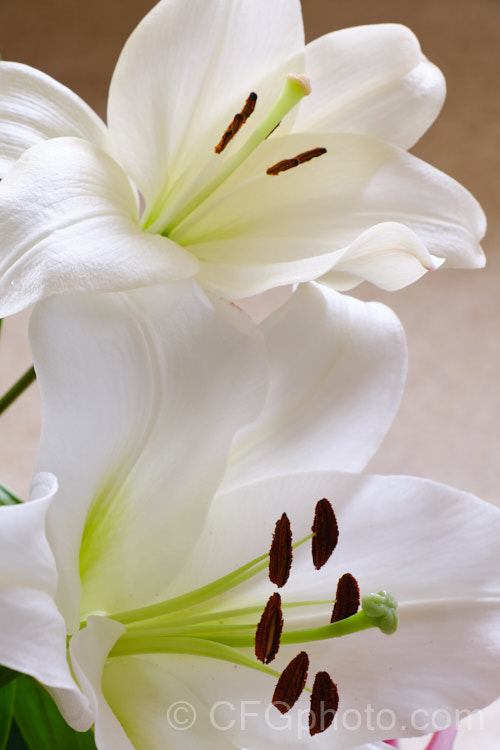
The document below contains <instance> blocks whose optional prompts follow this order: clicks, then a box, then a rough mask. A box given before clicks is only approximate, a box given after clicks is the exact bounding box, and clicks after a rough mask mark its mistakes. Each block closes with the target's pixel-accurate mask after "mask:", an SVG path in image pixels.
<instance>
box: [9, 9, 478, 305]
mask: <svg viewBox="0 0 500 750" xmlns="http://www.w3.org/2000/svg"><path fill="white" fill-rule="evenodd" d="M199 60H202V61H203V63H202V64H201V65H200V64H199V63H198V61H199ZM304 74H305V75H304ZM309 94H310V95H309ZM304 97H305V98H304ZM443 99H444V81H443V78H442V75H441V74H440V72H439V71H438V70H437V68H435V66H433V65H432V64H431V63H429V62H428V61H427V60H426V59H425V57H424V56H423V55H422V52H421V50H420V47H419V45H418V42H417V40H416V39H415V37H414V35H413V34H412V33H411V32H410V31H409V30H408V29H406V28H404V27H402V26H398V25H390V24H387V25H380V26H371V27H370V26H364V27H359V28H355V29H346V30H343V31H336V32H334V33H331V34H328V35H326V36H324V37H321V38H320V39H317V40H316V41H314V42H312V43H311V44H309V45H307V46H305V47H304V33H303V27H302V18H301V12H300V4H299V2H298V0H273V2H269V0H206V2H202V3H200V2H199V0H162V1H161V2H160V3H159V4H158V5H157V6H156V7H155V8H154V9H153V10H152V11H151V12H150V13H149V14H148V15H147V16H146V18H145V19H144V20H143V21H142V22H141V23H140V24H139V26H138V27H137V29H136V30H135V31H134V33H133V34H132V36H131V37H130V39H129V40H128V41H127V43H126V45H125V47H124V49H123V52H122V54H121V56H120V58H119V60H118V63H117V66H116V69H115V72H114V76H113V79H112V83H111V89H110V94H109V106H108V125H107V126H106V125H105V124H104V123H103V122H102V121H101V120H100V119H99V118H98V117H97V115H96V114H95V113H94V112H92V111H91V110H90V109H89V108H88V107H87V105H86V104H85V103H84V102H82V101H81V100H80V99H79V97H78V96H76V95H75V94H73V93H72V92H71V91H69V90H68V89H67V88H65V87H64V86H62V85H60V84H59V83H57V82H56V81H54V80H52V79H51V78H49V77H48V76H46V75H44V74H43V73H41V72H39V71H37V70H34V69H32V68H29V67H28V66H24V65H21V64H18V63H10V62H0V177H1V178H2V183H1V184H0V234H1V237H2V249H1V254H0V297H1V304H0V316H4V315H7V314H10V313H13V312H15V311H17V310H19V309H21V308H23V307H25V306H27V305H29V304H31V303H33V302H35V301H37V300H39V299H40V298H42V297H45V296H52V295H55V294H59V293H62V292H68V291H75V290H86V289H99V290H108V291H109V290H123V289H130V288H135V287H138V286H144V285H148V284H151V283H156V282H158V281H165V280H170V279H179V278H184V277H187V276H192V275H196V276H197V279H198V281H200V283H202V284H203V285H205V286H206V287H208V288H209V289H211V290H214V291H216V292H217V293H218V294H221V295H222V296H225V297H228V298H233V299H236V298H241V297H247V296H250V295H254V294H258V293H260V292H262V291H265V290H266V289H270V288H273V287H276V286H280V285H286V284H290V283H295V282H300V281H305V280H310V279H314V278H319V277H322V278H323V280H324V281H325V283H327V284H329V285H331V286H333V287H335V288H337V289H340V290H347V289H350V288H352V287H353V286H355V285H356V284H358V283H360V282H361V281H363V280H369V281H371V282H373V283H375V284H377V285H379V286H381V287H383V288H385V289H398V288H400V287H402V286H404V285H406V284H409V283H411V282H413V281H415V280H416V279H417V278H419V277H420V276H421V275H422V274H424V273H425V271H426V270H429V269H432V268H437V267H438V266H439V265H440V263H441V262H442V261H443V259H446V260H447V262H448V264H449V265H452V266H457V267H479V266H482V265H483V263H484V258H483V254H482V251H481V249H480V247H479V244H478V243H479V241H480V239H481V237H482V235H483V234H484V229H485V221H484V216H483V213H482V211H481V209H480V207H479V205H478V204H477V202H476V201H475V200H474V199H473V198H472V196H471V195H470V194H469V193H468V192H467V191H466V190H465V189H464V188H462V187H461V186H460V185H458V184H457V183H456V182H455V181H454V180H452V179H450V178H449V177H447V176H446V175H444V174H442V173H441V172H439V171H437V170H435V169H433V168H432V167H430V166H428V165H427V164H425V163H423V162H421V161H420V160H418V159H416V158H415V157H413V156H410V155H409V154H408V153H407V152H406V150H405V149H408V148H410V147H411V146H412V145H413V144H414V143H415V142H416V141H417V140H418V138H419V137H420V136H421V135H422V134H423V133H424V132H425V130H426V129H427V128H428V127H429V125H430V124H431V123H432V121H433V120H434V118H435V117H436V115H437V114H438V112H439V109H440V107H441V104H442V101H443ZM235 113H236V114H235ZM278 125H279V127H278ZM276 128H277V129H276Z"/></svg>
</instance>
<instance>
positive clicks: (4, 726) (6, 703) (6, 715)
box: [0, 682, 16, 750]
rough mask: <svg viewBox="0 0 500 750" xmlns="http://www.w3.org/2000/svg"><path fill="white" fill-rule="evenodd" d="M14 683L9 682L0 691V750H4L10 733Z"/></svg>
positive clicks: (14, 693) (14, 690) (14, 691)
mask: <svg viewBox="0 0 500 750" xmlns="http://www.w3.org/2000/svg"><path fill="white" fill-rule="evenodd" d="M15 695H16V683H15V682H11V683H10V685H5V686H4V687H3V688H2V689H1V690H0V750H5V746H6V744H7V740H8V738H9V733H10V725H11V722H12V713H13V711H14V697H15Z"/></svg>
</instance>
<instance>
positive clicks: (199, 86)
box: [108, 0, 304, 208]
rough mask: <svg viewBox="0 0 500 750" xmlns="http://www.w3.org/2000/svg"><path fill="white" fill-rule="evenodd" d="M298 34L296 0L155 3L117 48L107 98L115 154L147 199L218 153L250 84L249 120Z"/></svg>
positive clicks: (278, 80)
mask: <svg viewBox="0 0 500 750" xmlns="http://www.w3.org/2000/svg"><path fill="white" fill-rule="evenodd" d="M303 42H304V37H303V27H302V17H301V10H300V3H299V2H298V0H273V2H272V3H270V2H267V0H218V1H217V2H207V3H200V2H198V0H162V2H160V3H159V4H158V5H157V6H156V7H155V8H153V10H152V11H151V12H150V13H149V14H148V15H147V16H146V17H145V18H144V19H143V20H142V21H141V23H140V24H139V26H138V27H137V28H136V29H135V31H134V32H133V34H132V35H131V37H130V38H129V39H128V41H127V43H126V44H125V47H124V48H123V51H122V53H121V56H120V58H119V60H118V63H117V66H116V69H115V72H114V75H113V79H112V82H111V87H110V94H109V104H108V123H109V128H110V132H111V134H112V138H113V142H114V144H115V145H116V147H117V149H118V152H119V158H120V160H121V163H122V165H123V166H124V168H125V170H126V171H127V173H128V174H130V175H132V176H133V178H134V180H135V181H136V183H137V184H138V186H139V188H140V190H141V193H142V194H143V195H144V197H145V199H146V204H147V206H148V208H151V207H152V206H153V205H154V203H155V200H156V199H157V198H159V197H161V195H163V190H164V189H165V190H166V193H165V195H166V194H168V193H169V192H171V191H173V194H174V195H175V194H178V193H179V185H178V184H177V180H179V179H180V180H181V183H180V184H181V186H182V187H186V185H187V184H189V182H190V180H192V179H196V175H197V174H198V173H199V171H200V165H202V166H203V165H205V164H207V162H209V161H212V162H215V163H218V162H219V161H220V159H221V158H223V157H221V156H216V155H215V154H214V148H215V146H216V145H217V143H218V142H219V140H220V138H221V137H222V134H223V133H224V131H225V129H226V127H227V126H228V125H229V124H230V122H231V121H232V119H233V116H234V114H235V113H236V112H239V111H240V110H241V108H242V106H243V104H244V103H245V99H246V97H247V96H248V94H249V93H250V92H251V91H256V92H257V94H258V96H259V100H258V109H257V111H256V114H255V115H254V116H253V117H252V120H251V121H250V122H251V124H249V125H247V129H248V128H249V127H251V128H252V129H253V127H254V125H255V123H256V122H257V121H258V120H259V119H260V118H261V116H262V115H264V114H265V113H266V112H267V109H268V108H269V106H270V104H271V103H272V102H273V101H274V99H275V98H276V96H277V95H278V93H279V91H280V89H281V87H282V85H283V80H284V75H285V73H287V72H290V71H289V70H280V66H281V65H282V63H283V62H284V61H286V60H287V59H288V58H289V57H290V56H291V55H294V54H295V53H297V52H298V51H299V50H301V48H302V46H303ZM199 61H202V63H201V64H200V62H199ZM292 72H298V73H300V72H302V68H300V69H299V70H295V71H292ZM269 73H273V74H274V76H273V77H272V80H266V77H268V75H269ZM138 113H140V115H138ZM166 182H167V186H166V188H164V186H165V183H166Z"/></svg>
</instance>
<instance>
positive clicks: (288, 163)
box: [266, 147, 326, 175]
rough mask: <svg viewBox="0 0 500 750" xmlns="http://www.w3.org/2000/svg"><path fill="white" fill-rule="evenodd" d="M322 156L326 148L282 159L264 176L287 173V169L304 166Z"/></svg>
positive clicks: (313, 149) (314, 149) (267, 170)
mask: <svg viewBox="0 0 500 750" xmlns="http://www.w3.org/2000/svg"><path fill="white" fill-rule="evenodd" d="M323 154H326V148H323V147H318V148H312V149H310V150H309V151H304V152H303V153H302V154H297V156H293V157H292V158H291V159H282V161H278V162H276V164H273V166H272V167H269V168H268V169H266V174H270V175H278V174H280V173H281V172H287V171H288V170H289V169H293V168H294V167H298V166H299V164H305V162H306V161H311V159H316V158H317V157H318V156H322V155H323Z"/></svg>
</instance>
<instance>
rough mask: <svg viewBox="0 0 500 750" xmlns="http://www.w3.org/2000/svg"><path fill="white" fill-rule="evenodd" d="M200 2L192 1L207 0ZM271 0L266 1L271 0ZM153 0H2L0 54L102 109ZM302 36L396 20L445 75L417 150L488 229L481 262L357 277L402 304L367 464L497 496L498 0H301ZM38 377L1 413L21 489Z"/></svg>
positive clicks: (14, 479)
mask: <svg viewBox="0 0 500 750" xmlns="http://www.w3.org/2000/svg"><path fill="white" fill-rule="evenodd" d="M203 1H204V0H200V2H203ZM269 1H270V2H272V0H269ZM152 5H153V3H152V2H151V1H150V0H86V1H85V2H81V0H0V50H1V52H2V55H3V57H4V59H9V60H18V61H22V62H25V63H28V64H30V65H33V66H35V67H38V68H40V69H42V70H44V71H45V72H47V73H49V74H50V75H52V76H54V77H55V78H58V79H59V80H60V81H63V82H64V83H66V84H67V85H69V86H70V87H71V88H73V89H74V90H75V91H77V92H78V93H79V94H80V95H81V96H82V97H83V98H85V99H86V100H87V101H88V102H89V103H90V104H91V105H92V106H93V107H94V108H95V109H96V110H97V111H98V112H99V114H101V115H102V116H104V112H105V102H106V92H107V86H108V83H109V78H110V75H111V72H112V69H113V66H114V62H115V60H116V58H117V56H118V54H119V51H120V49H121V46H122V45H123V42H124V41H125V39H126V37H127V36H128V34H129V33H130V31H131V30H132V29H133V28H134V26H135V25H136V23H137V22H138V21H139V19H140V18H141V17H142V16H143V15H144V13H145V12H146V11H147V10H148V9H149V8H151V7H152ZM303 7H304V16H305V23H306V30H307V34H308V38H309V39H312V38H314V37H315V36H319V35H320V34H323V33H326V32H327V31H330V30H333V29H335V28H341V27H343V26H353V25H357V24H363V23H378V22H385V21H391V22H394V21H396V22H400V23H404V24H406V25H408V26H410V27H411V28H412V29H413V30H414V31H415V32H416V33H417V35H418V36H419V38H420V41H421V44H422V47H423V49H424V52H425V53H426V54H427V56H428V57H429V58H430V59H431V60H432V61H433V62H435V63H437V64H438V65H439V66H440V67H441V69H442V70H443V72H444V73H445V76H446V78H447V81H448V91H449V94H448V99H447V102H446V104H445V108H444V111H443V113H442V115H441V117H440V118H439V120H438V121H437V123H436V124H435V125H434V126H433V128H432V129H431V131H430V132H429V133H428V134H426V136H424V138H423V139H422V141H421V142H420V143H419V144H418V146H417V147H416V148H415V150H414V151H415V153H416V154H418V155H419V156H421V157H422V158H424V159H426V160H427V161H430V162H432V163H433V164H434V165H436V166H438V167H440V168H441V169H443V170H444V171H446V172H448V173H449V174H451V175H452V176H454V177H455V178H456V179H458V180H460V181H461V182H462V183H464V184H465V185H466V186H467V187H468V188H469V189H470V190H471V191H472V192H473V193H474V194H475V195H476V196H477V197H478V198H479V200H480V201H481V202H482V204H483V206H484V207H485V209H486V211H487V213H488V216H489V223H490V229H489V233H488V236H487V239H486V241H485V243H484V247H485V250H486V252H487V254H488V267H487V270H485V271H482V272H464V271H460V272H457V271H447V272H444V271H440V272H438V273H436V274H433V275H432V276H429V277H427V278H425V279H424V280H423V281H421V282H419V283H418V284H416V285H415V286H413V287H410V288H408V289H405V290H402V291H400V292H398V293H396V294H392V295H388V294H382V293H380V292H378V291H377V290H375V289H374V288H373V287H368V286H367V285H365V286H364V287H363V288H362V289H361V290H360V292H359V295H360V296H362V297H363V298H364V299H375V298H376V299H383V300H385V301H387V302H388V303H389V304H390V305H392V306H393V307H394V308H395V309H396V311H397V312H398V314H399V315H400V317H401V319H402V321H403V323H404V325H405V328H406V330H407V334H408V339H409V347H410V358H411V359H410V373H409V379H408V387H407V391H406V394H405V397H404V401H403V404H402V408H401V411H400V413H399V416H398V417H397V419H396V422H395V424H394V427H393V430H392V432H391V434H390V435H389V437H388V438H387V440H386V442H385V444H384V446H383V448H382V450H381V451H380V453H379V456H378V457H377V459H376V460H375V461H374V462H373V464H372V466H371V468H372V469H373V470H376V471H381V472H387V473H389V472H390V473H414V474H420V475H423V476H429V477H433V478H434V479H437V480H440V481H445V482H448V483H451V484H455V485H456V486H458V487H461V488H464V489H468V490H470V491H473V492H476V493H477V494H480V495H482V496H483V497H485V498H488V499H490V500H492V501H499V500H500V482H499V478H500V477H499V474H500V472H499V470H498V464H499V456H500V430H499V422H500V389H499V385H498V384H499V383H500V343H499V310H500V302H499V294H498V291H497V290H498V288H499V285H500V252H499V247H498V245H499V234H500V230H499V218H498V213H499V211H498V196H499V193H500V190H499V174H500V156H499V153H500V149H499V140H500V126H499V114H500V105H499V96H498V94H499V89H498V79H499V72H500V65H499V63H500V51H499V50H500V2H499V0H421V1H420V2H418V3H416V2H415V1H414V0H303ZM26 320H27V316H26V315H21V316H18V317H16V318H12V319H9V320H7V321H6V322H5V324H4V330H3V335H2V338H3V342H2V345H1V347H0V389H1V391H2V392H3V391H4V390H5V388H6V387H7V386H8V385H9V384H10V383H11V382H12V381H13V380H14V379H15V377H17V375H18V374H20V373H21V372H22V371H23V370H24V369H25V368H26V367H27V366H28V365H29V363H30V356H29V351H28V348H27V344H26V338H25V327H26ZM38 419H39V406H38V398H37V392H36V386H32V387H31V389H30V392H29V393H27V394H26V395H25V396H23V398H22V399H21V400H20V401H19V402H18V403H16V404H15V405H14V406H13V407H11V409H10V410H9V411H8V412H7V413H6V414H5V415H3V416H2V417H0V481H2V482H4V483H6V484H8V485H10V486H11V487H12V488H13V489H15V490H17V491H18V492H20V493H22V494H26V492H27V487H28V484H29V480H30V475H31V465H32V460H33V455H34V452H35V450H36V441H37V432H38Z"/></svg>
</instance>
